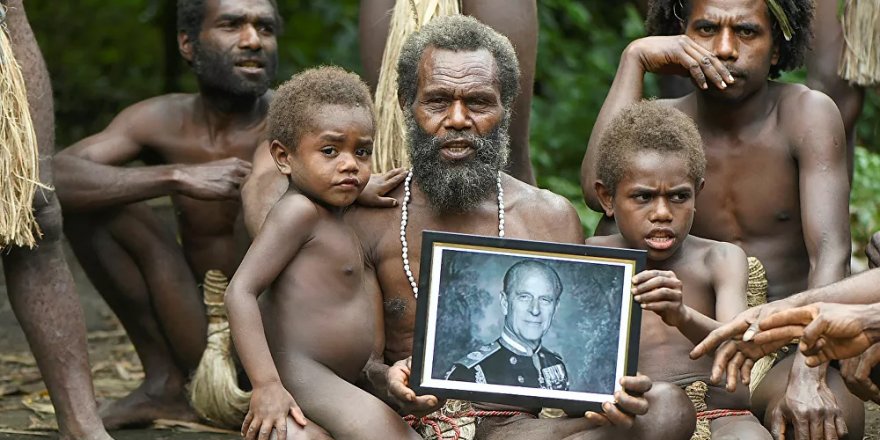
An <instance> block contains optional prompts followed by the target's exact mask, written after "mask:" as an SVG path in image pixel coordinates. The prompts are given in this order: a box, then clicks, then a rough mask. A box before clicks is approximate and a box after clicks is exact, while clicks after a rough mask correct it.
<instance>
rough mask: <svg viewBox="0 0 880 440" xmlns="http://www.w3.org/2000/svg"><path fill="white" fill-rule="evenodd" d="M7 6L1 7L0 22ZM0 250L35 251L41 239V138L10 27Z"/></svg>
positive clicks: (3, 71)
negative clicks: (37, 212) (37, 199)
mask: <svg viewBox="0 0 880 440" xmlns="http://www.w3.org/2000/svg"><path fill="white" fill-rule="evenodd" d="M5 16H6V7H5V6H2V5H0V20H2V19H3V18H4V17H5ZM0 27H2V29H0V249H2V248H5V247H6V246H19V247H28V248H32V247H34V245H36V239H37V238H38V237H40V235H41V233H40V228H39V226H38V225H37V221H36V219H35V218H34V211H33V208H32V206H33V200H34V194H35V193H36V190H37V187H38V186H39V187H42V188H46V189H49V188H48V187H47V186H45V185H41V184H40V172H39V156H38V154H39V150H38V147H37V136H36V134H35V133H34V124H33V122H32V121H31V113H30V109H29V107H28V101H27V88H26V87H25V82H24V77H23V76H22V74H21V66H19V64H18V61H16V60H15V55H14V54H13V52H12V43H11V41H10V39H9V34H8V30H7V29H6V24H5V23H3V24H2V25H0Z"/></svg>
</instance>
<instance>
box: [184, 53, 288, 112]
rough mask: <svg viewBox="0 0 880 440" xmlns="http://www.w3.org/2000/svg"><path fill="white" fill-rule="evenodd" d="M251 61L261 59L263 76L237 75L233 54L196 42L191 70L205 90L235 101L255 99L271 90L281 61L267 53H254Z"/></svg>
mask: <svg viewBox="0 0 880 440" xmlns="http://www.w3.org/2000/svg"><path fill="white" fill-rule="evenodd" d="M248 58H259V59H260V60H261V61H262V62H263V72H264V75H262V76H261V77H260V78H257V79H249V78H245V77H242V76H240V75H237V74H236V73H235V71H234V69H235V62H236V60H235V59H234V58H233V57H232V55H231V54H230V53H223V52H222V51H220V50H217V49H215V48H213V47H208V46H205V45H203V44H201V43H199V42H198V41H196V42H195V43H194V44H193V60H192V68H193V72H194V73H195V74H196V77H198V78H199V83H200V84H201V86H202V87H203V88H206V89H209V90H214V91H218V92H221V93H224V94H227V95H230V97H232V98H233V99H256V98H259V97H260V96H263V94H265V93H266V91H267V90H269V85H270V83H271V82H272V80H273V79H274V78H275V68H276V66H277V64H278V60H277V57H276V56H275V55H274V54H266V53H254V54H252V56H251V57H248Z"/></svg>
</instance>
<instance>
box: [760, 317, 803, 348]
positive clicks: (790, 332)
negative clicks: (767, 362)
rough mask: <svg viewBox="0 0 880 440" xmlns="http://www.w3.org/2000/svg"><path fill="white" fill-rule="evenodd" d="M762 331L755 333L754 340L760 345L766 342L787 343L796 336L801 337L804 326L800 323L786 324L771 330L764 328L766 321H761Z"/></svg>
mask: <svg viewBox="0 0 880 440" xmlns="http://www.w3.org/2000/svg"><path fill="white" fill-rule="evenodd" d="M760 328H761V331H759V332H758V333H756V334H755V337H754V338H752V342H754V343H755V344H758V345H764V344H780V343H781V344H787V343H788V342H789V341H791V340H792V339H794V338H799V337H800V336H801V335H802V334H803V332H804V328H803V327H802V326H800V325H786V326H784V327H776V328H772V329H770V330H765V329H764V321H761V327H760Z"/></svg>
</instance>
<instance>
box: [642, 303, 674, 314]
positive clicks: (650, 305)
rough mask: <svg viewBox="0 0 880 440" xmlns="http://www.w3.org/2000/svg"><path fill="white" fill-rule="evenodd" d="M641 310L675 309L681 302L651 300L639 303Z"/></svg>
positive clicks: (661, 310) (664, 310)
mask: <svg viewBox="0 0 880 440" xmlns="http://www.w3.org/2000/svg"><path fill="white" fill-rule="evenodd" d="M640 306H641V307H642V309H643V310H647V311H649V312H658V313H660V312H666V311H669V310H675V309H677V308H679V307H681V302H678V301H675V302H673V301H662V302H652V303H647V304H645V303H642V304H640Z"/></svg>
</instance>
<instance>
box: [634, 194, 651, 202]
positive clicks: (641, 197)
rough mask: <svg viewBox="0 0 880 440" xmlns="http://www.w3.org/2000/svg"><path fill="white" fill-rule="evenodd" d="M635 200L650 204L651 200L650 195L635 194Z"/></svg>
mask: <svg viewBox="0 0 880 440" xmlns="http://www.w3.org/2000/svg"><path fill="white" fill-rule="evenodd" d="M632 198H633V200H635V201H637V202H648V201H650V200H651V195H650V194H635V195H633V196H632Z"/></svg>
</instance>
